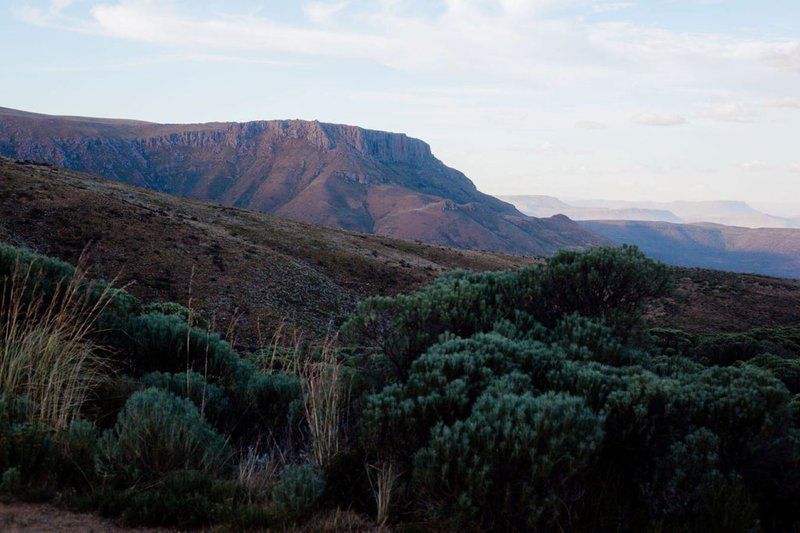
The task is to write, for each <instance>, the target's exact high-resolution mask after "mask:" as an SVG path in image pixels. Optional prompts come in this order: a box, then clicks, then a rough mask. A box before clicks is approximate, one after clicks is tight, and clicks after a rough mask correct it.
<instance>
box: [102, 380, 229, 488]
mask: <svg viewBox="0 0 800 533" xmlns="http://www.w3.org/2000/svg"><path fill="white" fill-rule="evenodd" d="M230 457H231V450H230V449H229V448H228V445H227V443H226V442H225V439H224V438H223V437H222V436H220V435H219V434H218V433H216V432H215V431H214V430H213V429H212V428H211V426H210V425H209V424H208V423H207V422H206V421H205V420H204V419H203V417H202V415H201V414H200V412H199V411H198V410H197V407H195V406H194V404H193V403H192V402H191V401H189V400H187V399H186V398H179V397H177V396H175V395H173V394H170V393H168V392H166V391H163V390H159V389H156V388H150V389H147V390H145V391H141V392H137V393H135V394H133V395H132V396H131V397H130V398H129V399H128V402H127V403H126V404H125V407H124V409H123V410H122V411H121V412H120V414H119V416H118V417H117V423H116V425H115V426H114V428H113V430H108V431H106V432H105V433H104V435H103V437H102V440H101V442H100V454H99V461H100V465H99V466H100V471H101V473H102V474H104V475H105V476H106V477H109V478H111V479H113V480H115V481H118V482H120V483H131V482H135V481H137V480H139V479H158V478H159V477H161V476H163V475H165V474H167V473H168V472H172V471H175V470H181V469H195V470H200V471H203V472H210V473H214V472H219V471H221V470H222V468H223V467H224V466H225V464H226V462H227V461H228V460H229V459H230Z"/></svg>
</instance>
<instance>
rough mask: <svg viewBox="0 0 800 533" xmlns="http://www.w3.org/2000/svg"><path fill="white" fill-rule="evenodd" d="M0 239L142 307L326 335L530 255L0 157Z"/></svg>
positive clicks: (517, 263) (245, 326)
mask: <svg viewBox="0 0 800 533" xmlns="http://www.w3.org/2000/svg"><path fill="white" fill-rule="evenodd" d="M0 240H2V241H5V242H9V243H10V244H14V245H21V246H26V247H29V248H32V249H34V250H36V251H38V252H41V253H45V254H47V255H52V256H56V257H60V258H62V259H65V260H68V261H70V262H73V263H74V262H76V261H77V260H78V258H79V256H80V255H81V252H82V251H83V249H84V248H85V247H87V246H88V247H89V248H88V252H87V253H88V257H87V259H88V262H89V264H90V265H91V266H92V268H93V269H94V273H95V274H97V275H99V276H100V277H103V278H106V279H112V278H114V277H117V276H119V284H128V283H133V285H132V286H131V287H130V288H129V290H130V291H131V292H132V293H134V294H135V295H136V296H139V297H141V298H143V299H145V300H170V301H177V302H181V303H184V304H186V303H188V302H189V301H192V303H193V305H195V306H197V308H198V309H199V310H200V311H201V312H202V313H204V314H205V315H206V316H209V317H212V316H213V317H216V319H217V321H218V322H221V323H222V324H227V323H228V322H229V321H231V320H233V319H234V317H236V316H238V317H239V321H240V323H241V324H240V325H241V327H242V329H243V331H249V332H250V333H251V334H252V333H253V332H254V331H255V330H256V327H255V325H256V324H257V323H259V322H264V323H265V324H272V325H274V323H275V322H279V321H281V320H284V319H286V320H288V321H289V322H291V323H294V324H296V325H298V326H300V327H302V328H304V329H306V330H308V331H311V332H316V333H317V334H322V333H324V332H325V331H327V330H328V328H329V327H330V326H331V324H334V325H335V324H338V322H339V321H340V320H342V318H344V316H346V315H347V314H348V313H349V312H350V311H351V310H352V308H353V306H354V305H355V303H356V302H357V301H358V300H359V299H361V298H363V297H364V296H367V295H376V294H394V293H396V292H398V291H406V290H410V289H412V288H414V287H416V286H418V285H421V284H423V283H427V282H430V281H432V280H433V278H434V277H435V276H436V275H438V274H440V273H442V272H444V271H447V270H451V269H454V268H463V269H470V270H497V269H506V268H513V267H517V266H521V265H525V264H531V263H533V262H536V261H537V260H536V259H533V258H525V257H522V256H512V255H503V254H494V253H481V252H474V251H470V250H455V249H450V248H445V247H441V246H434V245H427V244H418V243H414V242H407V241H403V240H397V239H392V238H387V237H381V236H373V235H365V234H358V233H349V232H345V231H342V230H338V229H333V228H326V227H321V226H312V225H308V224H304V223H300V222H294V221H291V220H286V219H283V218H278V217H275V216H271V215H266V214H261V213H255V212H252V211H246V210H242V209H236V208H231V207H224V206H219V205H215V204H208V203H203V202H200V201H196V200H191V199H186V198H180V197H175V196H171V195H167V194H162V193H156V192H152V191H148V190H146V189H142V188H138V187H130V186H126V185H123V184H119V183H115V182H112V181H108V180H104V179H101V178H97V177H94V176H89V175H86V174H81V173H77V172H72V171H67V170H62V169H55V168H51V167H49V166H43V165H33V164H20V163H17V162H13V161H10V160H8V159H3V158H0Z"/></svg>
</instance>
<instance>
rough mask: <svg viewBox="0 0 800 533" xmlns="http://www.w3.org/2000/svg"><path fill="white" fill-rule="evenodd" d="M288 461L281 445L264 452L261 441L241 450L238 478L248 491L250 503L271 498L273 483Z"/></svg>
mask: <svg viewBox="0 0 800 533" xmlns="http://www.w3.org/2000/svg"><path fill="white" fill-rule="evenodd" d="M287 462H288V460H287V458H286V456H285V455H284V452H283V450H282V449H281V447H280V446H277V445H275V446H273V447H272V449H271V450H269V451H266V452H264V451H263V450H262V448H261V446H260V441H259V442H256V443H255V444H254V445H252V446H249V447H248V448H247V449H245V450H242V451H241V456H240V458H239V464H238V469H237V472H236V480H237V482H238V484H239V485H240V486H241V487H244V489H245V490H246V491H247V495H248V498H249V501H250V503H264V502H266V501H267V500H268V499H269V496H270V491H271V489H272V485H273V484H274V483H275V481H276V480H277V479H278V477H279V476H280V473H281V470H283V467H284V466H285V465H286V463H287Z"/></svg>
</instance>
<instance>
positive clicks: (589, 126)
mask: <svg viewBox="0 0 800 533" xmlns="http://www.w3.org/2000/svg"><path fill="white" fill-rule="evenodd" d="M575 127H576V128H578V129H582V130H604V129H607V128H608V124H606V123H605V122H598V121H596V120H579V121H578V122H576V123H575Z"/></svg>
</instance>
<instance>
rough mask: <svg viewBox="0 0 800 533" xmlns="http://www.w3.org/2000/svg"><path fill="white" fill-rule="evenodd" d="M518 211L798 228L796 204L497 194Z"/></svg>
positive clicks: (799, 213)
mask: <svg viewBox="0 0 800 533" xmlns="http://www.w3.org/2000/svg"><path fill="white" fill-rule="evenodd" d="M498 198H500V199H502V200H505V201H507V202H509V203H511V204H514V205H515V206H516V207H517V208H518V209H519V210H520V211H522V212H523V213H525V214H528V215H531V216H535V217H549V216H553V215H556V214H562V215H566V216H568V217H569V218H571V219H573V220H639V221H653V222H673V223H676V224H677V223H687V224H693V223H699V222H710V223H714V224H725V225H727V226H741V227H745V228H800V206H798V207H797V211H794V213H795V215H788V213H791V211H790V208H789V207H788V206H784V207H782V211H784V212H785V213H787V216H777V215H772V214H767V213H765V212H763V211H760V210H758V209H755V208H753V207H752V206H750V205H749V204H747V203H745V202H737V201H708V202H680V201H679V202H631V201H623V200H571V201H569V202H568V203H567V202H564V201H561V200H559V199H558V198H555V197H552V196H536V195H520V196H499V197H498Z"/></svg>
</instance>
